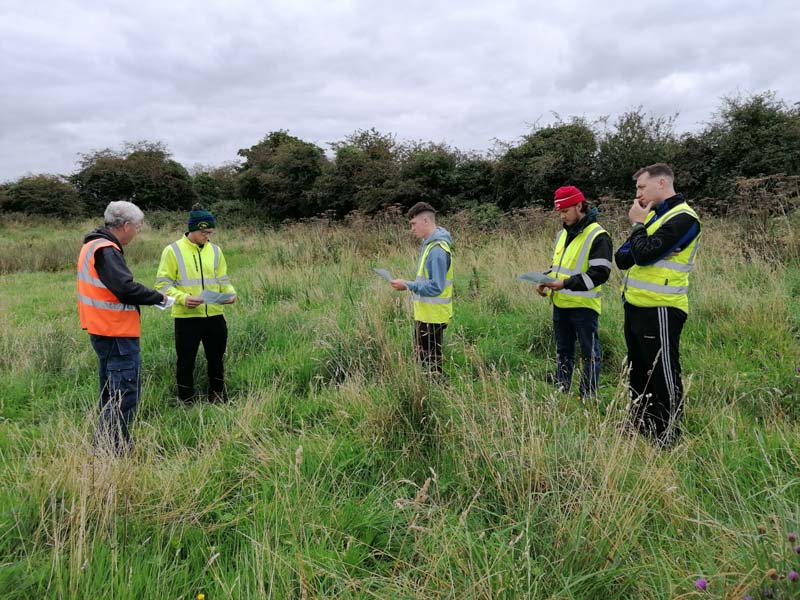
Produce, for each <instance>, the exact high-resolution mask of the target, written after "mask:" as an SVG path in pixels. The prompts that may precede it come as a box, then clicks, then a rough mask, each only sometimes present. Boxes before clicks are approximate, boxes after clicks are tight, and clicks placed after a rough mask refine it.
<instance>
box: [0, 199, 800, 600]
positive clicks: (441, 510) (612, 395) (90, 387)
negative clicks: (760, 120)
mask: <svg viewBox="0 0 800 600" xmlns="http://www.w3.org/2000/svg"><path fill="white" fill-rule="evenodd" d="M791 218H794V217H791ZM609 222H610V223H611V224H612V227H611V229H612V235H614V237H615V241H616V242H617V243H618V242H620V241H621V237H622V236H623V235H624V233H623V231H624V230H623V229H622V228H621V227H620V226H619V223H620V222H621V221H620V220H618V219H609ZM166 223H167V221H166V220H164V226H163V228H161V229H156V228H152V229H150V230H146V231H145V232H143V233H142V235H141V236H140V239H137V240H136V241H134V242H133V244H131V246H130V247H129V248H128V249H127V250H126V256H127V257H128V260H129V264H131V266H132V268H133V270H134V272H135V274H136V276H137V278H138V279H139V280H141V281H144V282H147V283H152V282H153V280H154V277H155V270H156V266H157V262H158V257H159V254H160V249H161V247H163V245H165V244H166V243H168V242H170V241H171V240H172V239H173V238H174V237H176V236H177V235H179V234H180V230H179V228H174V231H173V230H171V229H170V228H169V227H167V225H166ZM445 225H446V226H448V227H449V228H450V229H451V231H452V232H453V236H454V239H455V242H456V253H455V255H454V256H455V260H456V263H455V264H456V277H457V284H456V298H457V304H456V319H455V322H454V323H453V324H452V326H451V327H449V328H448V329H447V332H446V371H447V381H446V382H442V383H434V382H431V381H429V380H428V379H426V378H425V377H424V376H423V375H421V374H420V372H419V370H418V369H417V367H416V365H415V364H414V361H413V351H412V347H411V333H412V331H411V320H410V307H409V305H408V297H407V296H406V295H403V294H398V293H396V292H393V291H391V290H390V289H389V288H388V286H387V285H386V283H385V282H384V281H383V280H381V279H380V278H378V277H377V276H375V275H374V274H373V273H372V271H371V268H372V267H377V266H381V267H385V268H388V269H390V270H391V271H392V273H396V274H397V275H405V276H406V277H409V278H410V277H411V276H412V270H413V268H414V264H415V261H416V257H417V247H416V243H415V242H414V240H413V239H411V237H410V235H408V233H407V232H406V231H405V228H406V225H405V224H404V223H403V222H402V221H399V222H393V221H383V222H377V223H375V222H368V221H366V220H363V219H355V220H353V221H352V222H350V223H349V224H346V225H335V224H329V223H322V222H316V223H307V224H299V225H293V226H290V227H287V228H285V229H282V230H279V231H256V230H246V229H240V230H239V229H237V230H234V231H226V230H225V229H224V228H220V230H219V232H218V233H219V235H218V238H219V239H218V240H217V242H218V243H220V245H221V246H222V247H223V248H224V250H225V252H226V256H227V258H228V263H229V269H230V272H231V275H232V277H233V281H234V284H235V285H236V287H237V289H238V291H239V302H237V304H235V305H234V306H232V307H230V309H229V310H228V311H227V314H228V323H229V328H230V344H229V352H228V356H227V367H228V379H229V383H230V386H231V388H232V397H233V402H232V403H231V404H229V405H226V406H216V405H197V406H193V407H189V408H187V407H184V406H180V405H177V404H176V403H175V402H174V391H173V385H174V382H173V366H174V349H173V339H172V323H171V319H170V318H169V316H168V315H166V314H163V313H160V312H158V311H155V310H153V309H149V308H143V338H142V345H143V358H144V365H145V374H144V375H145V376H144V396H143V400H142V405H141V408H140V412H139V418H138V422H137V425H136V427H135V429H134V438H135V441H136V449H135V452H134V454H133V455H132V456H130V457H126V458H119V459H116V458H112V457H109V456H104V455H102V454H98V453H96V452H95V451H93V449H92V447H91V442H90V440H91V434H92V431H93V426H94V420H95V418H96V406H95V400H94V397H95V395H96V386H97V382H96V373H95V358H94V355H93V353H92V351H91V349H90V348H89V344H88V341H87V340H86V339H85V334H84V333H83V332H81V331H80V329H79V327H78V325H77V314H76V309H75V306H74V300H73V298H74V281H73V274H72V269H73V265H72V262H73V261H74V257H75V256H76V254H77V250H78V248H79V246H80V240H81V236H82V234H83V233H84V232H85V231H87V230H88V229H90V228H91V227H90V224H89V223H83V224H80V225H71V226H60V227H59V228H55V227H53V228H50V227H47V226H43V225H31V224H25V225H24V226H22V225H4V226H3V228H2V230H0V235H2V239H3V245H4V246H5V247H6V248H8V249H9V251H8V252H3V253H0V254H7V257H6V258H4V260H5V261H6V262H4V263H3V267H2V273H3V275H2V279H0V282H1V283H2V285H0V316H2V322H3V327H2V328H0V373H1V374H2V379H1V380H0V591H1V592H2V595H3V597H4V598H59V599H60V598H64V599H66V598H75V599H77V598H115V599H116V598H131V599H133V598H137V599H138V598H141V597H152V598H183V599H190V598H196V597H197V595H198V594H201V593H202V594H205V597H206V598H208V599H209V600H212V599H214V598H241V599H251V598H333V597H336V598H487V599H489V598H492V599H494V598H525V597H527V598H571V599H598V598H689V597H701V594H700V592H699V591H697V590H696V589H695V588H694V581H695V579H697V578H699V577H701V576H703V577H705V578H707V579H708V580H709V588H708V590H707V591H706V592H704V593H703V596H705V597H709V598H738V597H741V596H743V595H745V594H746V593H748V592H752V591H754V590H756V591H757V590H759V589H761V588H763V587H765V586H768V585H772V584H773V583H774V582H772V581H771V580H770V579H769V578H768V577H767V576H766V572H767V569H769V568H771V567H776V568H778V567H780V568H781V569H783V571H785V570H787V569H788V568H789V567H790V566H792V565H797V564H798V563H800V555H797V554H794V553H793V552H792V551H791V549H790V550H789V551H788V553H787V552H785V546H786V544H785V539H784V538H785V536H786V534H787V532H789V531H792V530H797V529H798V528H800V482H799V481H798V472H800V451H799V450H798V449H799V448H800V426H799V425H798V423H797V417H798V395H799V394H798V392H799V390H800V388H799V386H798V383H799V382H798V373H797V371H796V369H797V368H798V367H800V351H798V334H799V333H800V314H798V306H799V305H798V299H797V296H798V290H800V275H799V274H798V265H799V264H800V260H799V259H798V254H797V248H798V241H797V233H796V231H797V229H796V228H792V227H791V226H790V225H787V224H786V223H784V222H775V223H771V224H770V226H769V227H762V226H761V225H759V227H757V228H756V227H753V228H748V225H747V223H744V224H743V223H736V222H725V221H713V220H710V221H708V222H706V223H705V232H704V238H703V246H702V249H701V255H700V259H699V263H698V269H697V272H696V273H695V274H694V275H693V278H694V281H693V286H692V291H691V295H692V298H691V301H692V312H691V314H690V317H689V321H688V323H687V326H686V329H685V330H684V336H683V339H682V348H681V351H682V356H683V367H684V374H685V377H686V382H687V384H688V385H687V387H688V393H687V402H686V415H685V425H686V435H685V436H684V438H683V440H682V442H681V443H680V444H679V445H678V446H677V447H676V448H675V449H674V450H672V451H670V452H660V451H658V450H656V449H654V448H653V447H651V446H650V445H649V444H648V443H646V442H645V441H643V440H641V439H638V438H636V437H629V436H628V435H627V434H626V433H624V431H623V429H622V427H621V424H622V423H623V421H624V415H625V411H626V403H627V397H626V386H625V371H624V356H625V345H624V341H623V339H622V310H621V307H620V304H619V300H618V297H617V292H616V289H615V288H616V286H615V285H614V284H613V283H612V284H609V285H608V286H607V289H606V293H605V307H604V312H603V316H602V317H601V331H600V334H601V341H602V343H603V360H604V366H603V373H602V376H601V386H600V393H599V396H598V398H597V399H596V400H581V399H580V398H578V397H577V396H576V395H575V394H572V395H568V394H562V393H557V392H555V391H554V390H553V389H552V388H551V387H550V386H549V385H548V384H547V383H546V381H545V375H546V374H547V373H548V372H549V371H551V370H552V362H553V354H554V349H553V343H552V332H551V324H550V313H549V310H550V309H549V306H548V305H547V303H546V302H545V301H543V300H542V299H540V298H538V297H537V296H535V294H533V293H532V289H531V288H530V287H529V286H528V287H526V286H525V285H523V284H521V283H519V282H517V281H515V280H514V279H513V276H514V275H515V274H518V273H521V272H524V271H528V270H533V269H541V268H544V267H546V266H547V264H548V263H549V256H550V252H551V244H552V240H553V238H554V234H555V231H556V226H557V224H556V222H555V219H554V218H552V215H546V214H541V213H536V212H534V213H528V214H523V215H522V216H521V217H517V218H514V219H510V220H507V221H506V222H505V223H504V225H503V227H502V228H501V229H500V230H497V231H494V232H487V231H482V230H480V229H479V228H477V227H473V226H472V224H471V223H470V221H469V220H468V219H466V218H464V216H463V215H462V216H460V217H457V218H454V219H452V220H451V222H446V223H445ZM745 234H747V235H746V236H745ZM746 237H748V239H751V240H761V242H762V243H760V244H755V243H754V244H753V245H752V246H750V247H747V248H744V247H742V240H743V239H745V238H746ZM32 240H40V241H43V240H48V242H47V244H45V243H38V242H37V243H31V241H32ZM53 244H54V245H53ZM53 248H58V252H57V254H58V261H61V262H58V261H55V260H54V259H45V257H46V255H48V254H50V253H54V252H55V251H54V250H53ZM46 260H53V262H52V263H46ZM46 264H47V265H49V264H52V266H45V265H46ZM618 281H619V275H618V274H616V273H615V274H614V282H615V283H618ZM198 364H199V365H200V366H201V368H200V369H199V371H198V377H199V378H200V379H201V380H202V378H203V377H204V375H203V374H202V371H203V369H202V366H203V360H202V355H201V358H200V360H198ZM760 531H764V533H760ZM778 584H779V585H781V586H783V587H782V591H780V593H783V594H784V595H785V597H792V596H791V593H792V588H791V587H790V586H789V582H787V581H785V580H784V581H779V582H778ZM776 593H778V590H777V586H776ZM786 594H789V595H786Z"/></svg>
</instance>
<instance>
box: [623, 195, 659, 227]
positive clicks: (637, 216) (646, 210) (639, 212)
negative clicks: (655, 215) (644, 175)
mask: <svg viewBox="0 0 800 600" xmlns="http://www.w3.org/2000/svg"><path fill="white" fill-rule="evenodd" d="M653 204H654V202H649V203H648V204H647V206H642V205H641V204H639V201H638V200H634V201H633V205H631V208H630V210H629V211H628V218H629V219H630V220H631V223H644V221H645V219H646V218H647V215H648V214H650V210H651V209H652V208H653Z"/></svg>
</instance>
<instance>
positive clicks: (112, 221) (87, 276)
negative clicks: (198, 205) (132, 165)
mask: <svg viewBox="0 0 800 600" xmlns="http://www.w3.org/2000/svg"><path fill="white" fill-rule="evenodd" d="M104 217H105V226H103V227H98V228H97V229H95V230H94V231H92V232H91V233H89V234H88V235H86V237H85V238H84V240H83V247H82V248H81V252H80V255H79V256H78V268H77V279H78V313H79V315H80V321H81V327H82V328H83V329H85V330H86V331H88V332H89V339H90V340H91V343H92V348H94V351H95V353H96V354H97V360H98V364H99V379H100V422H99V424H98V427H97V433H96V434H95V444H98V445H99V444H102V445H107V446H108V447H109V449H110V450H111V451H113V452H114V453H115V454H124V453H125V452H128V451H129V450H130V447H131V440H130V433H129V428H130V425H131V421H132V420H133V416H134V413H135V412H136V407H137V406H138V404H139V396H140V395H141V390H142V380H141V373H140V371H141V365H142V360H141V355H140V351H139V335H140V315H139V306H140V305H153V304H164V303H165V302H166V296H164V295H163V294H162V293H161V292H158V291H156V290H151V289H150V288H147V287H145V286H143V285H142V284H140V283H137V282H135V281H134V280H133V274H132V273H131V272H130V269H128V265H127V264H125V256H124V254H123V249H122V248H123V246H126V245H128V244H129V243H130V242H131V241H133V238H135V237H136V234H138V233H139V231H140V230H141V228H142V224H143V223H144V214H143V213H142V211H141V210H139V208H138V207H137V206H136V205H135V204H132V203H131V202H125V201H119V202H111V203H110V204H109V205H108V207H107V208H106V211H105V215H104Z"/></svg>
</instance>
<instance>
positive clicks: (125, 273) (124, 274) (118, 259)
mask: <svg viewBox="0 0 800 600" xmlns="http://www.w3.org/2000/svg"><path fill="white" fill-rule="evenodd" d="M94 266H95V268H96V269H97V274H98V276H99V277H100V281H102V282H103V284H104V285H105V286H106V287H107V288H108V289H109V290H111V292H112V293H113V294H114V295H115V296H116V297H117V298H119V301H120V302H122V303H123V304H130V305H132V306H139V305H145V306H150V305H152V304H159V303H161V301H162V299H163V298H162V296H161V292H157V291H156V290H151V289H150V288H149V287H145V286H143V285H142V284H141V283H137V282H135V281H134V280H133V273H131V271H130V269H129V268H128V265H126V264H125V259H124V258H123V256H122V253H120V252H119V251H118V250H117V249H115V248H112V247H110V246H106V247H105V248H100V250H98V251H97V252H96V253H95V256H94Z"/></svg>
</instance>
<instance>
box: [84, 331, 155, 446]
mask: <svg viewBox="0 0 800 600" xmlns="http://www.w3.org/2000/svg"><path fill="white" fill-rule="evenodd" d="M89 339H90V341H91V343H92V348H94V351H95V353H96V354H97V362H98V379H99V384H100V397H99V404H100V420H99V422H98V424H97V430H96V431H95V446H102V447H105V448H108V449H110V450H111V451H113V452H114V453H115V454H123V453H125V452H127V451H129V450H130V449H131V436H130V426H131V423H132V422H133V417H134V414H135V413H136V407H137V406H138V405H139V397H140V396H141V393H142V379H141V368H142V357H141V354H140V351H139V338H126V337H106V336H102V335H94V334H90V335H89Z"/></svg>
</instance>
